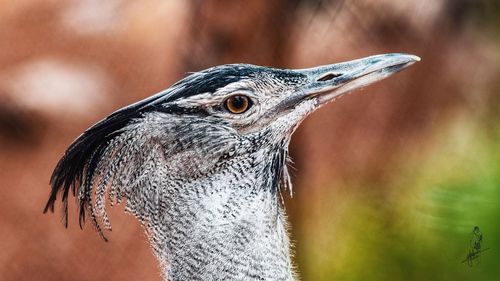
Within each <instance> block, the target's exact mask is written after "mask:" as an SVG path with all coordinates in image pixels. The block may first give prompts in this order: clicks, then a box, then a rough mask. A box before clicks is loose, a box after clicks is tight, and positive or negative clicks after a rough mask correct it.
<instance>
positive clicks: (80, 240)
mask: <svg viewBox="0 0 500 281" xmlns="http://www.w3.org/2000/svg"><path fill="white" fill-rule="evenodd" d="M499 42H500V2H499V1H495V0H491V1H488V0H483V1H480V0H477V1H475V0H425V1H403V0H379V1H375V0H361V1H340V0H331V1H321V0H293V1H285V0H276V1H264V0H256V1H247V2H244V1H212V0H209V1H194V0H193V1H182V0H177V1H174V0H172V1H123V0H108V1H97V0H88V1H76V0H71V1H62V0H51V1H29V0H20V1H7V0H0V198H1V203H0V279H1V280H161V278H160V274H159V269H158V268H157V264H156V260H155V259H154V257H153V255H152V253H151V251H150V249H149V248H148V244H147V241H146V238H145V235H144V234H143V230H142V229H141V227H140V226H139V223H138V222H137V221H136V220H135V219H134V218H133V217H131V216H130V215H127V214H125V213H124V212H123V206H119V207H114V208H113V209H112V214H111V223H112V224H113V232H112V233H110V234H109V235H108V238H110V242H109V243H105V242H103V241H102V240H101V239H100V238H99V236H98V235H97V234H96V233H95V232H94V231H93V230H92V227H91V226H90V225H87V226H86V227H85V229H84V231H81V230H80V229H79V228H78V224H77V223H76V218H77V213H76V210H75V207H74V205H72V206H70V216H69V217H70V225H69V228H68V229H65V228H64V227H63V225H62V223H61V216H60V215H61V214H60V213H58V212H56V214H55V215H43V214H42V210H43V207H44V205H45V202H46V199H47V198H48V194H49V186H48V180H49V177H50V175H51V172H52V169H53V168H54V166H55V164H56V163H57V161H58V159H59V157H61V156H62V154H63V153H64V151H65V148H66V147H67V146H68V145H69V144H70V143H71V141H72V140H73V139H74V138H76V137H77V136H78V135H79V134H80V133H81V132H82V131H83V130H84V129H86V128H87V127H89V126H90V125H91V124H93V123H95V122H96V121H98V120H99V119H101V118H103V117H104V116H106V115H108V114H109V113H111V112H112V111H114V110H116V109H118V108H120V107H123V106H125V105H127V104H130V103H132V102H134V101H137V100H139V99H142V98H145V97H147V96H149V95H151V94H153V93H156V92H158V91H160V90H163V89H165V88H167V87H169V85H171V84H172V83H174V82H175V81H177V80H179V79H180V78H182V77H184V76H185V75H186V74H187V73H188V72H193V71H198V70H201V69H204V68H207V67H210V66H213V65H219V64H225V63H251V64H259V65H267V66H273V67H284V68H305V67H312V66H315V65H321V64H329V63H335V62H340V61H343V60H350V59H355V58H359V57H364V56H368V55H373V54H380V53H390V52H406V53H412V54H416V55H419V56H420V57H421V58H422V61H421V62H419V63H418V64H415V65H414V66H412V67H410V68H409V69H407V70H405V71H404V72H402V73H399V74H397V75H395V76H394V77H391V78H389V79H387V80H384V81H382V82H380V83H377V84H375V85H372V86H370V87H367V88H366V89H364V90H361V91H357V92H356V93H353V94H351V95H348V96H346V97H344V98H342V99H340V100H338V101H336V102H334V103H333V104H330V105H329V106H327V107H324V108H323V109H321V110H320V111H319V112H317V113H315V114H313V115H312V116H311V117H309V118H308V119H307V120H306V121H305V122H304V123H303V124H302V125H301V127H300V128H299V129H298V131H297V132H296V133H295V135H294V138H293V140H292V144H291V156H292V158H293V159H294V162H295V164H294V171H293V174H294V176H293V181H294V184H295V185H294V191H295V192H294V196H293V198H292V199H290V198H288V199H289V200H287V204H286V208H287V211H288V213H289V216H290V220H291V225H292V230H291V234H292V239H293V241H295V252H296V254H295V261H296V263H297V265H298V269H299V272H300V276H301V277H302V279H303V280H333V279H335V280H493V279H495V278H498V276H499V273H500V272H499V269H498V262H499V261H500V254H499V249H500V238H499V237H500V226H499V224H498V221H499V220H500V208H499V207H498V204H497V201H498V199H497V198H500V126H499V125H498V122H499V121H500V111H499V109H500V94H499V90H500V79H499V77H500V44H499ZM363 93H366V94H363ZM497 196H498V197H497ZM71 207H73V208H71ZM475 225H479V226H480V228H481V230H482V231H483V235H484V237H485V246H488V247H490V250H489V252H485V253H484V255H483V257H482V261H481V264H480V265H478V266H476V267H473V268H469V267H467V266H466V265H464V264H462V263H461V260H462V259H463V258H464V257H465V254H466V253H467V245H468V243H469V242H468V235H469V234H470V232H471V231H472V228H473V227H474V226H475ZM495 245H496V246H497V247H496V248H495ZM495 276H496V277H495Z"/></svg>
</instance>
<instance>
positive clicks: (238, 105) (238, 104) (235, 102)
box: [230, 96, 246, 109]
mask: <svg viewBox="0 0 500 281" xmlns="http://www.w3.org/2000/svg"><path fill="white" fill-rule="evenodd" d="M230 102H231V105H232V106H233V107H234V108H235V109H243V108H244V107H245V104H246V98H245V97H243V96H235V97H233V98H232V99H231V101H230Z"/></svg>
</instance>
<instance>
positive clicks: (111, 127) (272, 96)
mask: <svg viewBox="0 0 500 281" xmlns="http://www.w3.org/2000/svg"><path fill="white" fill-rule="evenodd" d="M418 60H419V58H418V57H416V56H413V55H407V54H386V55H378V56H372V57H367V58H363V59H358V60H353V61H349V62H343V63H337V64H331V65H325V66H319V67H314V68H308V69H298V70H288V69H275V68H269V67H261V66H254V65H245V64H233V65H223V66H216V67H213V68H210V69H207V70H204V71H200V72H196V73H193V74H191V75H189V76H187V77H186V78H184V79H182V80H180V81H179V82H177V83H175V84H174V85H172V86H171V87H170V88H168V89H167V90H165V91H163V92H160V93H158V94H156V95H154V96H151V97H149V98H147V99H145V100H142V101H140V102H137V103H135V104H132V105H130V106H127V107H124V108H122V109H120V110H118V111H116V112H115V113H112V114H111V115H110V116H108V117H107V118H105V119H103V120H101V121H100V122H98V123H97V124H95V125H94V126H92V127H90V128H89V129H88V130H86V131H85V132H84V133H83V134H82V135H80V136H79V137H78V138H77V139H76V140H75V141H74V142H73V143H72V145H71V146H70V147H69V148H68V150H67V151H66V153H65V155H64V156H63V157H62V158H61V160H60V161H59V163H58V165H57V167H56V168H55V170H54V173H53V175H52V178H51V185H52V192H51V195H50V198H49V201H48V203H47V205H46V208H45V211H47V210H50V209H51V210H53V208H54V202H55V201H56V198H57V196H58V194H59V193H62V194H61V195H62V201H63V204H64V205H63V206H64V209H65V212H67V199H68V194H69V193H70V191H72V192H73V194H75V195H76V196H77V197H78V199H79V202H80V223H82V222H83V221H84V220H85V216H86V214H87V213H90V216H91V217H92V218H93V220H94V222H97V221H96V217H99V216H104V219H103V223H104V224H105V225H107V218H106V217H105V211H104V200H105V196H106V193H107V191H108V190H109V193H110V194H109V198H111V200H112V201H118V202H119V201H120V200H121V198H123V197H125V198H127V199H128V203H127V204H128V205H127V208H128V209H129V210H131V211H132V212H134V213H135V214H136V215H138V216H139V217H140V218H141V216H145V215H144V214H142V213H141V212H139V211H137V210H138V209H141V208H142V209H147V208H149V209H155V208H159V207H158V205H159V204H160V203H158V202H159V199H158V198H157V197H158V196H161V195H158V189H159V188H160V187H159V186H161V185H168V184H169V182H175V183H179V182H180V183H187V182H193V181H197V180H199V181H203V180H207V179H208V180H211V181H216V180H217V177H215V176H214V175H217V174H219V175H220V174H224V169H225V167H228V166H231V165H232V166H233V167H234V166H235V165H236V164H238V163H249V164H248V165H249V166H244V164H241V165H243V166H242V167H243V168H242V167H240V168H241V169H240V170H239V172H240V173H243V174H244V173H245V171H246V170H249V169H250V168H251V167H252V166H259V165H260V164H262V165H260V166H262V167H264V168H263V169H261V170H259V173H262V174H261V176H262V177H263V178H265V180H264V181H263V182H262V186H263V188H269V189H270V190H274V191H275V190H277V189H278V186H279V183H280V181H283V178H284V177H285V178H286V175H287V172H286V164H285V160H286V157H287V149H288V143H289V140H290V137H291V135H292V133H293V131H294V130H295V129H296V128H297V126H298V125H299V124H300V122H301V121H302V120H303V119H304V118H305V117H306V116H307V115H308V114H310V113H311V112H313V111H315V110H316V109H318V108H319V107H321V106H323V105H325V104H326V103H328V102H330V101H332V100H334V99H335V98H336V97H339V96H341V95H342V94H344V93H347V92H348V91H350V90H353V89H356V88H359V87H362V86H365V85H368V84H370V83H372V82H375V81H377V80H380V79H382V78H385V77H387V76H389V75H392V74H394V73H396V72H398V71H400V70H402V69H403V68H405V67H407V66H409V65H411V64H412V63H414V62H416V61H418ZM245 159H246V160H248V159H250V160H248V161H247V162H245V161H243V160H245ZM235 163H236V164H235ZM238 165H239V164H238ZM153 174H154V176H152V175H153ZM165 179H168V181H166V180H165ZM94 190H95V192H93V191H94ZM176 192H184V191H182V190H180V189H176V190H174V191H172V190H170V191H169V195H168V196H170V198H176V196H178V194H176ZM186 192H188V191H186ZM189 192H196V191H192V190H190V191H189ZM93 193H95V195H93ZM154 196H156V197H154ZM93 197H94V199H93ZM153 197H154V198H153ZM144 198H148V200H145V199H144ZM155 200H156V201H155ZM160 201H161V200H160ZM154 202H157V203H158V204H156V205H154ZM149 205H151V206H149ZM160 205H161V204H160ZM148 206H149V207H148ZM143 219H147V218H145V217H143ZM66 221H67V220H66ZM96 224H97V223H96ZM98 229H99V228H98Z"/></svg>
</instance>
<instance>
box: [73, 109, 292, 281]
mask: <svg viewBox="0 0 500 281" xmlns="http://www.w3.org/2000/svg"><path fill="white" fill-rule="evenodd" d="M231 130H232V129H231V128H229V127H228V126H224V124H220V123H214V122H212V121H211V120H210V119H209V118H206V119H205V120H204V121H202V122H200V121H199V120H198V119H192V120H190V119H189V118H186V117H183V118H182V119H179V120H176V117H175V116H169V115H165V114H152V115H150V116H146V118H144V119H143V120H142V121H141V122H139V123H137V124H131V125H129V126H128V127H127V128H126V132H127V133H124V134H122V135H120V136H119V137H117V138H116V139H115V140H114V141H113V142H112V143H110V145H109V146H108V148H107V150H106V151H105V152H104V157H103V158H102V159H118V160H113V161H112V162H109V160H102V162H101V163H99V165H98V169H97V178H99V179H100V181H99V183H97V184H96V186H97V189H96V202H95V204H94V206H92V212H91V215H92V216H93V217H97V218H100V219H101V223H102V224H103V225H104V226H106V227H108V226H109V222H108V220H107V215H106V210H105V208H104V205H105V202H104V201H105V198H106V197H105V195H104V194H105V193H106V189H107V188H108V186H111V191H109V198H110V200H111V202H112V203H113V202H120V201H121V198H122V197H126V198H127V203H126V204H127V205H126V209H127V211H128V212H130V213H132V214H134V215H135V216H137V217H138V218H139V220H140V221H141V222H142V223H143V224H144V226H145V228H146V231H147V233H148V237H149V239H150V240H151V244H152V246H153V249H154V252H155V255H156V256H157V258H158V260H159V262H160V266H161V269H162V271H163V275H164V278H165V279H166V280H293V279H294V277H293V268H292V264H291V258H290V252H289V251H290V250H289V240H288V233H287V221H286V216H285V214H284V210H283V208H282V205H281V202H280V196H279V192H280V191H279V187H278V184H279V181H277V180H276V179H277V177H283V176H285V177H286V176H287V172H286V165H285V163H284V161H285V158H286V145H287V143H282V144H279V146H280V147H276V144H272V142H271V141H270V140H269V138H273V137H275V136H272V135H269V134H268V133H266V132H264V133H259V134H257V135H254V136H252V134H249V135H250V136H251V137H248V135H247V136H246V137H242V136H241V135H240V134H237V133H236V132H234V131H231ZM167 136H168V137H167ZM146 148H147V149H146ZM270 159H275V160H274V161H272V162H270V161H269V160H270ZM106 171H107V172H106ZM80 192H81V193H82V192H85V191H82V190H81V191H80ZM80 196H84V194H83V195H82V194H80Z"/></svg>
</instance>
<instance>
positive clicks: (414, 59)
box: [407, 54, 422, 62]
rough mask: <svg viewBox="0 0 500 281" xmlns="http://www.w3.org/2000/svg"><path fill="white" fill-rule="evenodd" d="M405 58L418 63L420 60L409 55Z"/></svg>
mask: <svg viewBox="0 0 500 281" xmlns="http://www.w3.org/2000/svg"><path fill="white" fill-rule="evenodd" d="M407 56H408V58H409V59H410V61H413V62H419V61H421V60H422V59H421V58H420V57H419V56H415V55H410V54H408V55H407Z"/></svg>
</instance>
